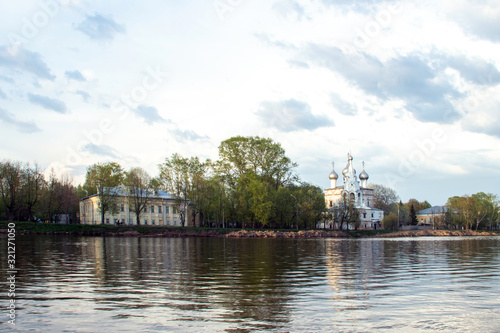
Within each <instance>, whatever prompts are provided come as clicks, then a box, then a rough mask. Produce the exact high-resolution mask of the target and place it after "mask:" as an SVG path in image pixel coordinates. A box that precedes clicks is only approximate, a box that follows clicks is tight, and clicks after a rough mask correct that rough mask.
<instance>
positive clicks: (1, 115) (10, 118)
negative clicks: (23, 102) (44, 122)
mask: <svg viewBox="0 0 500 333" xmlns="http://www.w3.org/2000/svg"><path fill="white" fill-rule="evenodd" d="M0 120H1V121H2V122H4V123H6V124H9V125H12V126H15V127H16V129H17V130H18V131H19V132H23V133H35V132H40V131H41V130H40V128H39V127H38V126H37V125H36V124H35V123H34V122H33V121H21V120H17V119H16V117H15V116H14V115H13V114H12V113H10V112H8V111H6V110H4V109H1V108H0Z"/></svg>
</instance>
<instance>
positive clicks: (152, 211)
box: [120, 204, 176, 214]
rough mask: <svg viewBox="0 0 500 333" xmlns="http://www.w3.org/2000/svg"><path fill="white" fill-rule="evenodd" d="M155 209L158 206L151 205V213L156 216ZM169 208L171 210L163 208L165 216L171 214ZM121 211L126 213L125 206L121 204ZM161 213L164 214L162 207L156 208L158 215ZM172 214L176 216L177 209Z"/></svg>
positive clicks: (167, 207) (166, 207)
mask: <svg viewBox="0 0 500 333" xmlns="http://www.w3.org/2000/svg"><path fill="white" fill-rule="evenodd" d="M155 207H156V206H154V205H151V208H150V211H151V213H152V214H154V213H155ZM169 208H170V207H169V206H163V211H165V214H170V213H169V212H170V209H169ZM120 211H121V212H125V204H121V206H120ZM161 212H162V206H157V207H156V213H158V214H161ZM172 212H173V213H174V214H175V213H176V212H175V209H174V210H173V211H172Z"/></svg>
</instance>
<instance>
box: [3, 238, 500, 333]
mask: <svg viewBox="0 0 500 333" xmlns="http://www.w3.org/2000/svg"><path fill="white" fill-rule="evenodd" d="M499 250H500V238H494V237H491V238H456V237H454V238H418V239H363V240H334V239H319V240H297V239H219V238H216V239H204V238H112V237H110V238H103V237H63V236H24V237H21V236H19V237H18V238H17V253H16V257H17V262H18V267H19V268H20V271H19V273H18V281H17V286H16V287H17V294H16V300H17V304H18V309H17V314H18V317H17V321H16V324H17V325H16V327H15V328H14V329H15V330H19V331H26V330H32V331H39V332H49V331H50V332H64V331H67V332H96V331H106V330H108V331H110V332H115V331H122V332H138V331H143V332H156V331H195V332H196V331H238V332H245V331H254V330H259V331H264V330H270V331H278V332H285V331H309V332H311V331H333V332H346V331H352V332H372V331H377V330H378V331H383V332H387V331H395V332H396V331H397V332H400V331H401V330H405V331H415V332H418V331H435V330H442V331H454V330H455V331H462V332H463V331H477V332H495V331H498V329H499V327H500V287H499V285H500V257H499V253H500V252H499ZM0 255H1V258H6V257H7V244H6V238H5V237H2V238H0ZM0 266H1V267H0V268H1V272H0V277H1V278H2V281H6V278H7V277H6V270H7V266H6V261H5V260H3V259H2V261H1V263H0ZM0 301H1V302H3V303H5V304H6V302H7V295H6V293H5V292H3V293H2V294H1V295H0ZM2 308H3V307H2ZM2 317H3V318H2V319H1V321H2V324H1V325H0V330H1V329H2V327H3V328H5V327H6V326H7V324H6V323H5V321H6V319H5V318H7V317H6V316H3V315H2Z"/></svg>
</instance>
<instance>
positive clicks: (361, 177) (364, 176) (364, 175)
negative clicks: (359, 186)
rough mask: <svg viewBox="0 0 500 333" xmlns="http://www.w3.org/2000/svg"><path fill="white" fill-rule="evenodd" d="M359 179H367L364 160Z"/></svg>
mask: <svg viewBox="0 0 500 333" xmlns="http://www.w3.org/2000/svg"><path fill="white" fill-rule="evenodd" d="M359 179H361V180H368V174H367V173H366V171H365V162H364V161H363V171H362V172H361V173H360V174H359Z"/></svg>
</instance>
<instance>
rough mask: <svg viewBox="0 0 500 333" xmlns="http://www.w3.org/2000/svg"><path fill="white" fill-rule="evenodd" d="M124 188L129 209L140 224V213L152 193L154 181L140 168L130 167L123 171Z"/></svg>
mask: <svg viewBox="0 0 500 333" xmlns="http://www.w3.org/2000/svg"><path fill="white" fill-rule="evenodd" d="M124 183H125V188H126V191H127V197H128V200H129V209H130V211H132V212H134V213H135V216H136V222H137V225H140V224H141V213H142V212H143V211H144V210H145V209H147V206H148V204H149V202H150V200H151V197H152V196H153V195H154V191H155V188H154V181H153V180H152V179H151V177H150V176H149V174H148V173H147V172H146V171H145V170H144V169H142V168H132V169H130V171H128V172H126V173H125V182H124Z"/></svg>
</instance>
